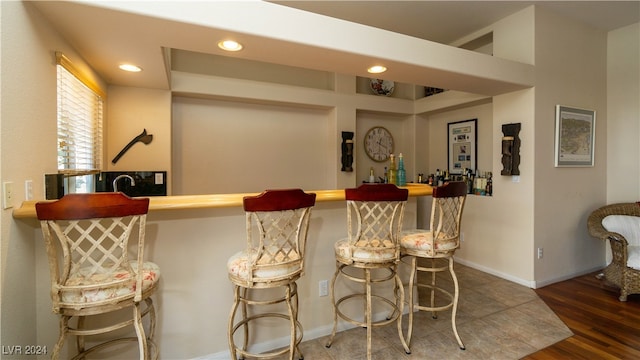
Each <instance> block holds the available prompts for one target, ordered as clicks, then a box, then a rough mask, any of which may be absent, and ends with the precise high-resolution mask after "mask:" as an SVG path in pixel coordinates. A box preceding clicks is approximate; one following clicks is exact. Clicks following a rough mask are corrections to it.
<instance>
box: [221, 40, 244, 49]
mask: <svg viewBox="0 0 640 360" xmlns="http://www.w3.org/2000/svg"><path fill="white" fill-rule="evenodd" d="M218 47H219V48H220V49H222V50H225V51H240V50H242V44H240V43H239V42H237V41H233V40H222V41H220V42H219V43H218Z"/></svg>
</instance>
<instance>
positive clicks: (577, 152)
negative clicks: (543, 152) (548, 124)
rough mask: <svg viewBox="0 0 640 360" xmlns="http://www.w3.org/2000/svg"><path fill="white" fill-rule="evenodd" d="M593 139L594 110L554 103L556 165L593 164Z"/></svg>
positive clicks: (594, 134) (582, 165)
mask: <svg viewBox="0 0 640 360" xmlns="http://www.w3.org/2000/svg"><path fill="white" fill-rule="evenodd" d="M595 140H596V112H595V111H594V110H588V109H579V108H574V107H569V106H563V105H556V130H555V166H556V167H590V166H593V163H594V151H595Z"/></svg>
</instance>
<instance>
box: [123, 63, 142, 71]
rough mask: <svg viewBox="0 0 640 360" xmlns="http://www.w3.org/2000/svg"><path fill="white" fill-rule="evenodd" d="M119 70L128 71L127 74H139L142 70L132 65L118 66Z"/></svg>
mask: <svg viewBox="0 0 640 360" xmlns="http://www.w3.org/2000/svg"><path fill="white" fill-rule="evenodd" d="M119 68H120V70H124V71H129V72H140V71H142V68H140V67H139V66H136V65H133V64H122V65H120V66H119Z"/></svg>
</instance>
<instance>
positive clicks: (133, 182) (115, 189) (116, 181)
mask: <svg viewBox="0 0 640 360" xmlns="http://www.w3.org/2000/svg"><path fill="white" fill-rule="evenodd" d="M122 178H129V180H131V186H136V181H135V180H133V178H132V177H131V176H129V175H126V174H122V175H118V176H116V178H115V179H113V192H118V180H120V179H122Z"/></svg>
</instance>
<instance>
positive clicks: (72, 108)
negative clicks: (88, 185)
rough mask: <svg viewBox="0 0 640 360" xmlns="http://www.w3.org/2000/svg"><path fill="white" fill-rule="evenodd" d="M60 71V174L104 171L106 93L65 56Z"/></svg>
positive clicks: (58, 68) (62, 57) (57, 56)
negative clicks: (103, 143) (103, 140)
mask: <svg viewBox="0 0 640 360" xmlns="http://www.w3.org/2000/svg"><path fill="white" fill-rule="evenodd" d="M56 59H57V63H58V66H57V72H58V173H61V174H66V175H86V174H92V173H97V172H99V171H100V170H101V168H102V120H103V114H104V94H103V93H102V91H101V90H100V89H99V88H98V87H97V86H95V85H94V84H92V83H91V82H90V81H87V80H86V79H85V78H84V77H83V76H81V74H80V73H79V72H78V71H77V70H76V69H75V67H73V64H71V62H70V61H69V60H68V59H67V58H66V57H65V56H64V55H62V54H60V53H56Z"/></svg>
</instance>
